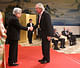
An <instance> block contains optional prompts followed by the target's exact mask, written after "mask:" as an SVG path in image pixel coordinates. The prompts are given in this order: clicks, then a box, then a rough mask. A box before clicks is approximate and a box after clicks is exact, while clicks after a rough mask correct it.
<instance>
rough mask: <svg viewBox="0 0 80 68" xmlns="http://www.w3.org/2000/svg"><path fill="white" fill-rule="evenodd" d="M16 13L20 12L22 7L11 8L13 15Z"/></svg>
mask: <svg viewBox="0 0 80 68" xmlns="http://www.w3.org/2000/svg"><path fill="white" fill-rule="evenodd" d="M17 13H22V9H21V8H17V7H16V8H14V9H13V14H14V15H15V14H17Z"/></svg>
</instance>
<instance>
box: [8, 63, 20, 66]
mask: <svg viewBox="0 0 80 68" xmlns="http://www.w3.org/2000/svg"><path fill="white" fill-rule="evenodd" d="M18 65H19V64H15V63H11V64H9V66H18Z"/></svg>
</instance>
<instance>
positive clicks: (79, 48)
mask: <svg viewBox="0 0 80 68" xmlns="http://www.w3.org/2000/svg"><path fill="white" fill-rule="evenodd" d="M19 44H21V45H22V46H40V45H41V40H39V39H38V40H33V44H29V43H19ZM65 46H66V48H64V49H61V48H60V50H56V51H58V52H62V53H65V54H75V53H80V38H78V39H77V44H76V45H74V46H69V44H66V45H65Z"/></svg>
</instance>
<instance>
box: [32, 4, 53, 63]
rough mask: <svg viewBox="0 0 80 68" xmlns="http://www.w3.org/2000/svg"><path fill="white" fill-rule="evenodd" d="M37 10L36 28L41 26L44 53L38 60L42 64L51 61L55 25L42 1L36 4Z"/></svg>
mask: <svg viewBox="0 0 80 68" xmlns="http://www.w3.org/2000/svg"><path fill="white" fill-rule="evenodd" d="M35 10H36V12H37V13H38V23H37V24H36V25H35V26H34V29H36V28H37V27H38V26H40V30H41V38H42V54H43V58H42V59H41V60H38V61H39V62H40V63H41V64H45V63H49V62H50V39H51V37H52V35H53V27H52V25H51V17H50V15H49V14H48V13H47V12H46V11H45V8H44V6H43V4H42V3H38V4H36V6H35Z"/></svg>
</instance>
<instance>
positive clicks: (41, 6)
mask: <svg viewBox="0 0 80 68" xmlns="http://www.w3.org/2000/svg"><path fill="white" fill-rule="evenodd" d="M36 6H37V7H38V8H41V9H42V10H43V11H45V8H44V5H43V4H42V3H37V4H36Z"/></svg>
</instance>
